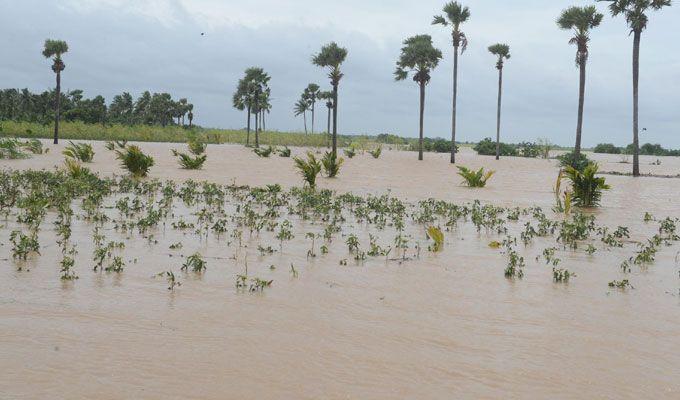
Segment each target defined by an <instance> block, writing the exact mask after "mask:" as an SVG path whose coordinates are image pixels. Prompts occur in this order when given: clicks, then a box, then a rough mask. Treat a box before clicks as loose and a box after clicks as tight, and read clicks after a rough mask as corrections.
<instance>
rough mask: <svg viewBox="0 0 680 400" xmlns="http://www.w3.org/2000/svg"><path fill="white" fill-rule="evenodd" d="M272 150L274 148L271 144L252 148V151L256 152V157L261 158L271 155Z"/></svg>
mask: <svg viewBox="0 0 680 400" xmlns="http://www.w3.org/2000/svg"><path fill="white" fill-rule="evenodd" d="M273 152H274V148H273V147H272V146H267V147H256V148H254V149H253V153H255V154H257V156H258V157H262V158H269V156H271V155H272V153H273Z"/></svg>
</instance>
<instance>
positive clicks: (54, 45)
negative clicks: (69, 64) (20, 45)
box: [42, 39, 68, 144]
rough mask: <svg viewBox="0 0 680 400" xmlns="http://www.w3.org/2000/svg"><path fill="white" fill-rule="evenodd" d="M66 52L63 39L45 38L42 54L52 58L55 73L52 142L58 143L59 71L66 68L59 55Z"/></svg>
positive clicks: (66, 45)
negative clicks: (55, 88)
mask: <svg viewBox="0 0 680 400" xmlns="http://www.w3.org/2000/svg"><path fill="white" fill-rule="evenodd" d="M66 52H68V44H67V43H66V42H64V41H63V40H52V39H47V40H45V48H44V49H43V53H42V54H43V56H45V58H52V71H54V73H55V74H57V98H56V102H55V104H54V144H59V118H60V115H59V113H60V111H61V110H60V106H61V72H62V71H63V70H64V69H65V68H66V64H64V61H62V59H61V56H62V55H64V54H65V53H66Z"/></svg>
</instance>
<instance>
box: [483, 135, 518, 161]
mask: <svg viewBox="0 0 680 400" xmlns="http://www.w3.org/2000/svg"><path fill="white" fill-rule="evenodd" d="M472 149H473V150H474V151H476V152H477V154H479V155H480V156H495V155H496V142H495V141H494V140H492V139H491V138H485V139H484V140H482V141H481V142H479V143H477V144H476V145H475V146H474V147H473V148H472ZM500 150H501V151H500V153H501V156H506V157H507V156H516V155H517V149H516V148H515V146H513V145H510V144H506V143H502V142H501V144H500Z"/></svg>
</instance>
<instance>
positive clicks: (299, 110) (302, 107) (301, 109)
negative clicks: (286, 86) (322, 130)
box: [293, 97, 309, 135]
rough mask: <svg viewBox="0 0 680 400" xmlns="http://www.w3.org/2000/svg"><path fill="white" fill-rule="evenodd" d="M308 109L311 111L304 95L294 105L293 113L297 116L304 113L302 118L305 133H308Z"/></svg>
mask: <svg viewBox="0 0 680 400" xmlns="http://www.w3.org/2000/svg"><path fill="white" fill-rule="evenodd" d="M307 111H309V102H308V101H307V99H305V98H304V97H302V98H300V99H299V100H298V101H297V102H296V103H295V107H293V113H294V114H295V116H296V117H299V116H300V115H302V120H303V121H304V124H305V135H306V134H307Z"/></svg>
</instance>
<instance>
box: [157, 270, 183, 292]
mask: <svg viewBox="0 0 680 400" xmlns="http://www.w3.org/2000/svg"><path fill="white" fill-rule="evenodd" d="M156 276H158V277H160V278H163V277H165V280H166V281H167V282H168V290H170V291H174V290H175V287H179V286H182V282H180V281H179V279H177V277H176V276H175V273H174V272H172V271H165V272H161V273H159V274H158V275H156Z"/></svg>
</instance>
